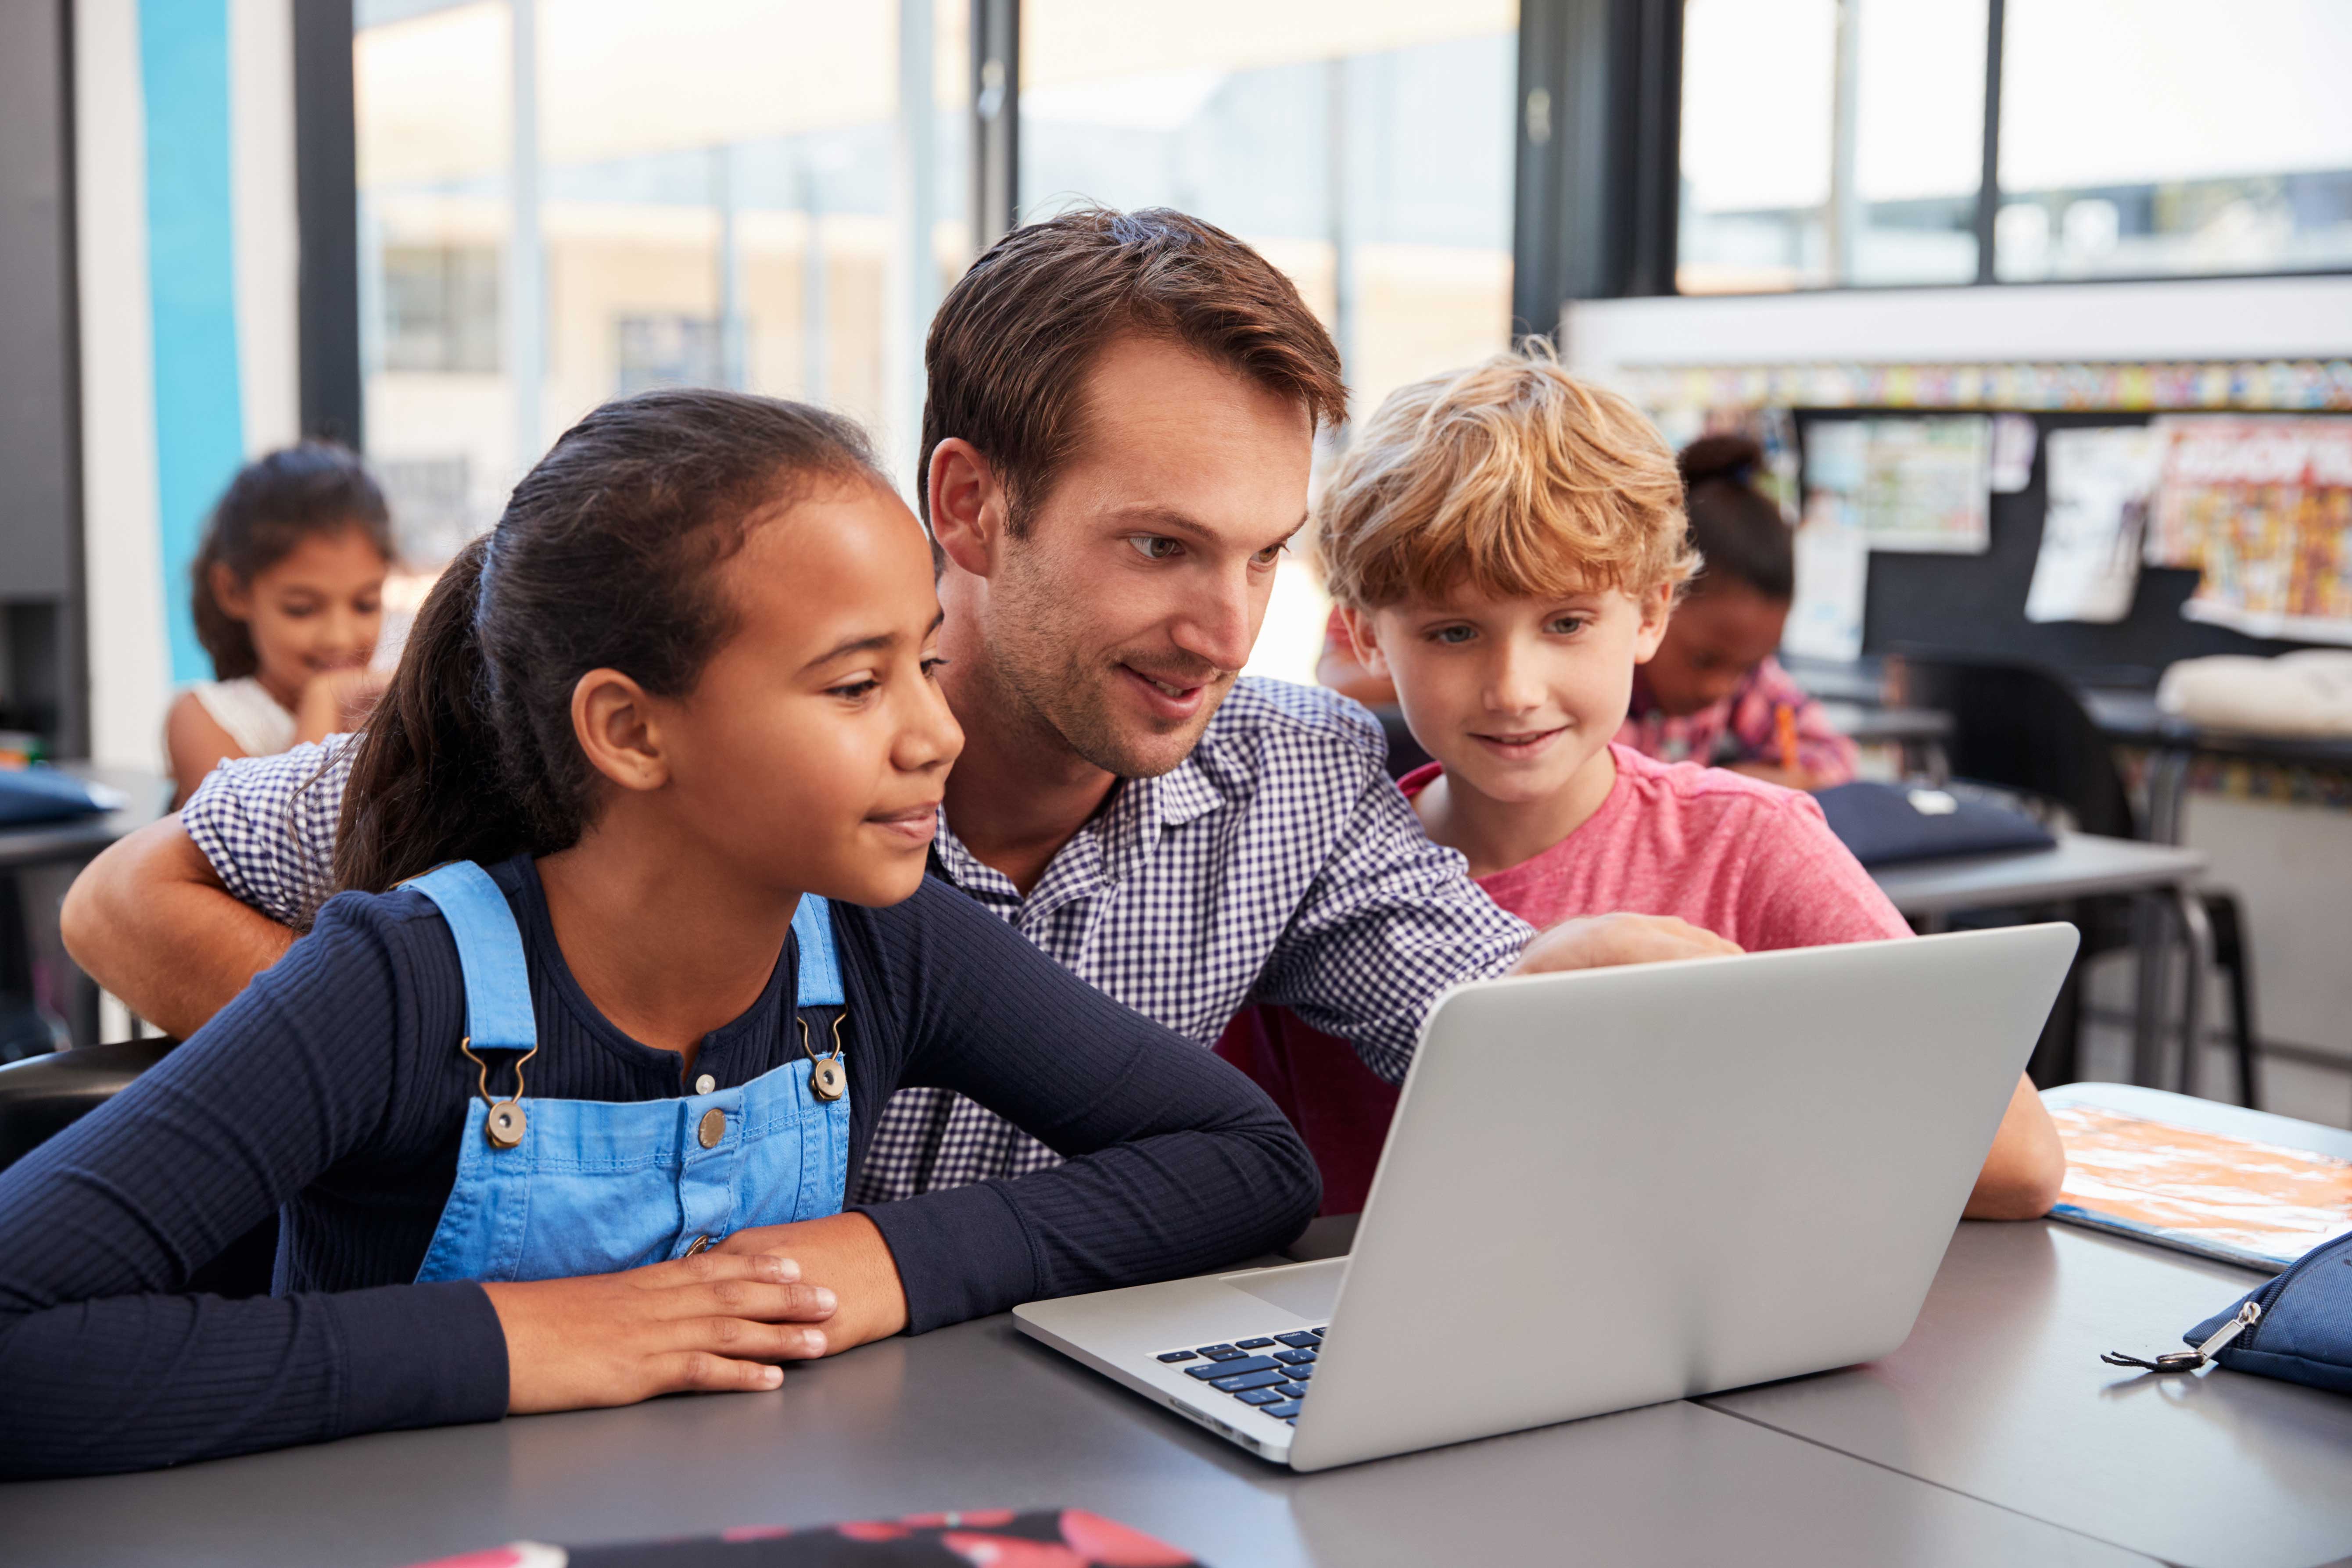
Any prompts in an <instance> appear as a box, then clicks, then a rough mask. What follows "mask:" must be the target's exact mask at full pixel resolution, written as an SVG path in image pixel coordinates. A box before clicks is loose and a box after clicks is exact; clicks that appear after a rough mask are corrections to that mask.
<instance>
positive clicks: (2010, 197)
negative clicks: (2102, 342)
mask: <svg viewBox="0 0 2352 1568" xmlns="http://www.w3.org/2000/svg"><path fill="white" fill-rule="evenodd" d="M2004 26H2005V28H2006V37H2005V40H2004V44H2003V47H2002V51H2001V55H2002V58H2001V111H2000V186H2001V209H2000V220H1999V225H1998V226H1997V228H1996V229H1995V231H1994V253H1995V258H1996V264H1997V268H1998V271H1999V273H2000V277H2003V278H2014V279H2032V278H2041V277H2119V276H2131V275H2141V276H2146V275H2151V274H2182V273H2187V274H2209V273H2228V272H2279V271H2293V270H2298V269H2305V268H2317V267H2347V266H2352V93H2347V92H2346V90H2345V86H2344V78H2345V70H2346V67H2347V63H2352V5H2345V4H2344V3H2343V0H2235V3H2234V4H2231V5H2211V4H2208V3H2206V0H2009V8H2008V11H2007V13H2006V21H2005V24H2004Z"/></svg>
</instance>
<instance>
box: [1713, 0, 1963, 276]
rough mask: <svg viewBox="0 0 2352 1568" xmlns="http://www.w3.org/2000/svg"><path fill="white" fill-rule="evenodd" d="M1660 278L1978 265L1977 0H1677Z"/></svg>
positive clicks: (1948, 272) (1939, 271)
mask: <svg viewBox="0 0 2352 1568" xmlns="http://www.w3.org/2000/svg"><path fill="white" fill-rule="evenodd" d="M1683 29H1684V30H1683V97H1682V101H1683V116H1682V133H1681V147H1682V153H1681V188H1680V192H1679V201H1678V204H1677V213H1678V229H1677V232H1678V236H1679V237H1678V245H1677V251H1676V266H1675V285H1676V287H1678V288H1679V289H1680V290H1681V291H1682V292H1684V293H1685V294H1712V293H1727V292H1738V293H1753V292H1760V291H1769V290H1777V289H1790V288H1823V287H1837V286H1841V285H1847V284H1897V283H1965V282H1969V281H1971V280H1973V279H1974V278H1975V277H1976V274H1977V238H1976V206H1977V192H1978V188H1979V185H1980V184H1981V183H1982V181H1981V173H1982V169H1983V145H1984V89H1985V49H1986V46H1987V31H1988V15H1987V11H1986V6H1985V3H1984V0H1940V3H1939V4H1937V5H1918V4H1916V0H1843V3H1841V0H1688V4H1687V5H1686V7H1685V11H1684V22H1683Z"/></svg>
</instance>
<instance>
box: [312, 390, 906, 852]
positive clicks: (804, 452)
mask: <svg viewBox="0 0 2352 1568" xmlns="http://www.w3.org/2000/svg"><path fill="white" fill-rule="evenodd" d="M825 479H844V480H849V481H853V482H855V481H857V480H871V481H872V482H873V483H874V484H876V485H877V486H878V485H883V483H884V481H883V480H882V477H881V476H880V475H879V474H878V473H877V472H876V470H875V467H874V459H873V455H872V454H871V452H870V450H869V449H868V447H867V445H866V437H865V434H864V433H862V432H861V431H859V429H858V428H857V427H856V425H855V424H853V423H850V422H849V421H848V420H846V419H844V418H842V417H841V416H840V415H839V414H835V413H826V412H825V411H824V410H823V409H818V408H810V407H808V406H807V405H805V404H803V403H794V402H781V401H779V400H777V399H774V398H765V397H754V396H751V395H750V394H749V393H744V392H713V391H708V390H702V389H687V388H673V389H667V390H663V391H658V392H640V393H638V394H637V395H636V396H635V397H632V398H624V399H622V400H620V401H618V402H608V403H606V404H604V406H603V407H602V408H599V409H597V410H595V411H594V412H593V413H590V414H589V415H588V416H587V417H586V418H585V419H583V420H582V421H581V422H580V423H577V424H575V425H573V426H572V428H571V429H570V430H567V431H565V432H564V433H563V434H562V435H561V436H559V437H557V438H556V442H555V444H554V445H553V446H551V447H550V448H548V452H547V455H546V456H544V457H542V458H541V459H540V460H539V462H538V464H537V465H536V466H534V467H533V468H532V469H531V471H530V473H528V474H526V475H524V476H523V477H522V482H521V483H520V484H519V485H517V486H515V488H514V495H513V497H512V498H510V499H509V501H508V502H507V509H506V513H505V515H504V516H503V517H500V518H499V525H498V527H497V528H493V529H491V530H490V531H489V532H488V533H487V534H484V535H483V536H482V537H481V538H478V539H476V540H475V541H474V542H473V543H471V544H469V545H467V547H466V548H465V549H462V550H460V551H458V552H457V559H455V560H452V561H451V562H450V563H449V566H448V569H447V570H445V571H444V572H442V574H441V578H440V580H439V581H438V582H436V583H435V584H434V586H433V591H432V593H431V594H430V595H428V596H427V597H426V599H425V607H424V609H422V610H420V611H419V612H417V616H416V624H415V627H414V628H413V629H411V631H410V632H409V634H408V643H407V646H406V647H405V648H404V649H403V650H402V652H401V656H400V668H399V670H398V672H397V673H396V674H394V676H393V678H392V687H391V689H390V690H389V691H387V692H385V693H384V695H383V701H382V702H381V703H379V704H378V705H377V706H376V709H375V712H374V715H373V717H371V718H370V719H369V721H368V727H367V734H366V737H365V738H363V739H362V740H361V741H360V743H359V754H358V756H357V758H355V759H354V760H353V762H352V774H351V781H350V783H349V784H348V785H346V786H345V787H344V789H343V801H342V820H341V826H340V827H339V829H338V831H337V832H336V836H335V884H336V886H337V888H338V889H347V888H357V889H360V890H362V891H364V892H370V893H381V892H383V890H384V889H386V888H388V887H391V886H392V885H393V884H394V883H398V882H400V881H402V880H403V879H404V878H406V877H411V876H415V875H416V874H417V873H421V872H425V871H430V870H431V869H432V868H433V867H435V866H436V865H439V864H441V863H442V862H444V861H453V860H471V861H480V862H489V861H494V860H502V859H504V858H506V857H507V856H509V855H511V854H515V853H518V852H522V851H526V850H527V851H529V852H531V853H533V854H551V853H553V852H555V851H557V850H561V849H566V848H569V847H570V846H571V845H572V844H573V843H575V842H577V841H578V840H579V838H580V834H581V832H582V831H583V830H584V829H585V828H586V827H587V825H588V823H589V822H590V821H592V820H593V808H594V803H595V799H596V797H595V791H594V789H593V785H594V771H593V768H591V767H590V765H589V762H588V759H587V758H586V757H585V756H584V755H583V754H582V752H581V750H580V745H579V742H578V740H577V739H576V738H575V737H573V734H572V686H573V685H576V684H577V683H578V681H579V679H580V677H581V676H582V675H583V674H586V673H587V672H588V671H590V670H593V669H599V668H605V667H609V668H612V669H615V670H619V671H620V672H621V673H622V674H626V675H628V676H631V677H632V678H634V679H635V680H636V681H637V682H638V683H639V684H640V685H643V686H645V688H646V690H647V691H650V692H652V693H654V694H655V695H657V696H666V697H675V696H678V695H683V694H685V693H687V692H688V691H691V690H692V689H693V687H694V684H695V682H696V680H697V679H698V677H699V676H700V675H701V674H702V668H703V666H704V665H705V664H708V663H709V660H710V656H711V655H712V654H713V653H717V652H718V651H719V648H720V647H721V646H722V645H723V644H724V643H726V642H727V640H728V639H729V638H730V637H731V636H733V635H734V634H735V631H736V617H735V616H734V614H733V613H732V612H730V608H729V605H728V603H727V601H726V600H725V599H724V597H723V596H722V591H721V588H720V585H719V581H718V579H717V570H718V568H719V565H720V563H722V562H723V561H725V560H726V559H728V558H729V557H730V556H731V555H732V554H733V553H734V552H735V551H736V549H738V548H740V546H741V544H742V542H743V540H744V538H746V537H747V536H748V535H749V533H750V531H751V527H752V525H753V523H754V522H756V521H757V520H758V519H759V518H761V517H765V516H768V515H770V514H771V512H772V508H774V507H779V506H783V505H789V504H791V503H793V501H796V500H797V499H799V498H800V497H802V496H803V495H804V494H805V493H807V491H808V490H809V489H810V488H811V487H813V486H815V485H817V484H819V483H821V482H822V481H824V480H825Z"/></svg>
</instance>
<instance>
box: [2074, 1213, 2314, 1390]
mask: <svg viewBox="0 0 2352 1568" xmlns="http://www.w3.org/2000/svg"><path fill="white" fill-rule="evenodd" d="M2180 1337H2181V1339H2182V1341H2183V1342H2184V1343H2188V1344H2189V1345H2192V1346H2194V1347H2195V1348H2194V1349H2192V1350H2189V1351H2185V1352H2181V1351H2176V1352H2174V1353H2172V1354H2169V1355H2159V1356H2158V1357H2157V1358H2156V1359H2155V1360H2154V1361H2152V1362H2149V1361H2141V1360H2139V1359H2137V1357H2133V1356H2126V1355H2110V1356H2107V1357H2105V1360H2106V1361H2107V1362H2109V1363H2110V1364H2114V1365H2117V1366H2140V1367H2145V1368H2147V1370H2149V1371H2151V1372H2194V1371H2195V1370H2196V1369H2197V1368H2199V1367H2200V1366H2202V1365H2204V1364H2205V1363H2207V1362H2208V1361H2219V1362H2220V1363H2221V1364H2222V1365H2223V1366H2226V1367H2228V1368H2229V1369H2230V1370H2231V1371H2232V1372H2251V1373H2254V1374H2256V1375H2260V1376H2263V1377H2276V1378H2281V1379H2284V1381H2286V1382H2288V1383H2304V1384H2308V1385H2311V1386H2312V1387H2314V1388H2326V1389H2332V1390H2333V1391H2335V1392H2336V1393H2338V1394H2352V1234H2347V1235H2344V1236H2339V1237H2337V1238H2336V1239H2335V1240H2333V1241H2329V1242H2326V1243H2324V1244H2323V1245H2321V1246H2318V1247H2315V1248H2313V1249H2311V1250H2310V1251H2308V1252H2306V1253H2305V1254H2304V1255H2303V1256H2302V1257H2301V1258H2298V1259H2296V1260H2295V1261H2294V1266H2293V1267H2291V1268H2289V1269H2288V1270H2287V1271H2286V1272H2285V1273H2284V1274H2281V1275H2279V1276H2278V1277H2277V1278H2276V1279H2273V1280H2272V1281H2270V1282H2269V1283H2267V1284H2265V1285H2263V1286H2262V1287H2261V1288H2260V1289H2259V1290H2254V1291H2248V1292H2247V1293H2246V1294H2245V1295H2243V1296H2241V1297H2240V1298H2239V1299H2238V1300H2237V1301H2234V1302H2232V1303H2231V1305H2230V1306H2229V1307H2227V1308H2225V1309H2224V1310H2222V1311H2221V1312H2216V1313H2214V1314H2213V1315H2212V1316H2211V1317H2210V1318H2207V1319H2206V1320H2205V1321H2204V1322H2201V1323H2199V1324H2198V1325H2197V1326H2196V1327H2195V1328H2193V1329H2190V1330H2189V1332H2188V1333H2185V1334H2183V1335H2181V1336H2180Z"/></svg>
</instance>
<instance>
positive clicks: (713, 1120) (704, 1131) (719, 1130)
mask: <svg viewBox="0 0 2352 1568" xmlns="http://www.w3.org/2000/svg"><path fill="white" fill-rule="evenodd" d="M694 1135H695V1136H696V1137H697V1138H698V1139H699V1140H700V1141H701V1144H702V1146H703V1147H704V1148H706V1149H715V1148H717V1147H718V1146H719V1139H721V1138H723V1137H725V1136H726V1135H727V1113H726V1112H724V1111H721V1110H719V1108H718V1107H717V1106H715V1105H714V1106H712V1107H711V1108H710V1109H709V1110H708V1111H705V1112H704V1113H702V1124H701V1125H700V1126H699V1127H698V1128H697V1129H696V1131H695V1134H694Z"/></svg>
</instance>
